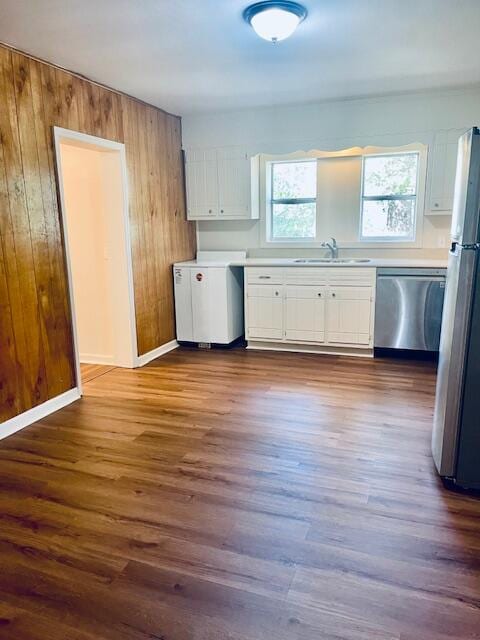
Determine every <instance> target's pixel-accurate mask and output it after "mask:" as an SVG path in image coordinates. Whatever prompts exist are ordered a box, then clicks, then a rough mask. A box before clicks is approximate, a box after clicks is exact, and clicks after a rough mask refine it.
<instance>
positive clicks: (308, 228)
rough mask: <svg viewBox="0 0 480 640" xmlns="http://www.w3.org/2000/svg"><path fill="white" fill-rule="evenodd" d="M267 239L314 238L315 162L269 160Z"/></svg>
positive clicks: (315, 212) (315, 211) (292, 239)
mask: <svg viewBox="0 0 480 640" xmlns="http://www.w3.org/2000/svg"><path fill="white" fill-rule="evenodd" d="M270 169H271V186H270V193H271V198H270V207H269V210H270V225H269V227H270V233H269V236H270V240H271V241H283V242H285V241H290V240H291V241H298V240H315V237H316V218H317V203H316V200H317V161H316V160H300V161H296V162H272V163H271V165H270Z"/></svg>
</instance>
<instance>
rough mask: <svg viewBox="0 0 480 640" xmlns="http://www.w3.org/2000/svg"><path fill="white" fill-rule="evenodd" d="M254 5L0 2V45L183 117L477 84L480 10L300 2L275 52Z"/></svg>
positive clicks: (171, 0) (451, 3) (227, 0)
mask: <svg viewBox="0 0 480 640" xmlns="http://www.w3.org/2000/svg"><path fill="white" fill-rule="evenodd" d="M252 1H253V0H252ZM248 4H249V1H248V0H1V2H0V41H3V42H6V43H8V44H11V45H13V46H15V47H17V48H19V49H21V50H23V51H26V52H28V53H31V54H33V55H36V56H38V57H40V58H43V59H45V60H47V61H50V62H54V63H56V64H59V65H61V66H63V67H66V68H68V69H71V70H73V71H76V72H78V73H81V74H83V75H85V76H87V77H89V78H91V79H93V80H96V81H98V82H101V83H104V84H106V85H108V86H110V87H113V88H116V89H119V90H121V91H124V92H126V93H129V94H131V95H133V96H136V97H138V98H141V99H143V100H145V101H147V102H150V103H152V104H155V105H157V106H159V107H162V108H164V109H166V110H167V111H170V112H172V113H177V114H180V115H184V114H188V113H193V112H199V111H211V110H223V109H233V108H242V107H252V106H260V105H276V104H286V103H298V102H311V101H320V100H327V99H333V98H346V97H354V96H367V95H378V94H385V93H396V92H401V91H414V90H419V89H420V90H424V89H431V88H443V87H450V86H459V85H466V84H476V83H479V82H480V64H479V63H478V61H479V59H480V37H479V34H480V0H304V2H303V4H304V5H305V6H306V7H307V8H308V11H309V16H308V18H307V20H306V21H305V22H304V23H302V24H301V25H300V27H299V28H298V30H297V32H296V33H295V34H294V35H293V36H292V37H291V38H290V39H288V40H285V41H283V42H280V43H278V44H276V45H273V44H271V43H269V42H266V41H264V40H261V39H260V38H258V36H256V35H255V33H254V32H253V30H252V29H251V28H250V27H249V26H248V25H247V24H246V23H244V22H243V20H242V11H243V9H244V8H245V6H247V5H248Z"/></svg>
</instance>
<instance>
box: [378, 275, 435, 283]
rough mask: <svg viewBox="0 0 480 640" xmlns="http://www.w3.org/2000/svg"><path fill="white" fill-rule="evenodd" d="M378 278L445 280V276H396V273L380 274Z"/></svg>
mask: <svg viewBox="0 0 480 640" xmlns="http://www.w3.org/2000/svg"><path fill="white" fill-rule="evenodd" d="M377 280H418V281H420V282H445V276H415V275H408V276H404V275H401V276H395V275H393V274H392V275H386V274H382V273H381V274H378V275H377Z"/></svg>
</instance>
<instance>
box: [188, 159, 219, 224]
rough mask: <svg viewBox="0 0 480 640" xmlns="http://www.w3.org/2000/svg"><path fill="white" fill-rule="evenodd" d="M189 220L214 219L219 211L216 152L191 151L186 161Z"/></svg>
mask: <svg viewBox="0 0 480 640" xmlns="http://www.w3.org/2000/svg"><path fill="white" fill-rule="evenodd" d="M186 182H187V218H188V219H189V220H196V219H198V218H201V219H204V218H212V217H215V216H216V215H217V211H218V185H217V155H216V152H215V150H213V149H209V150H206V151H191V152H190V153H189V154H188V159H186Z"/></svg>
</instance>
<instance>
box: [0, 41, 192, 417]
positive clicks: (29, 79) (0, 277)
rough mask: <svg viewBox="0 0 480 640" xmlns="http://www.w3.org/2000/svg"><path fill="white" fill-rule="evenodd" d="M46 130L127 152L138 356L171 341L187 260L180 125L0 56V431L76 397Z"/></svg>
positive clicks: (12, 56) (119, 97) (4, 53)
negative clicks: (51, 403) (177, 282)
mask: <svg viewBox="0 0 480 640" xmlns="http://www.w3.org/2000/svg"><path fill="white" fill-rule="evenodd" d="M55 125H57V126H61V127H65V128H68V129H74V130H76V131H82V132H84V133H88V134H91V135H96V136H99V137H102V138H108V139H110V140H116V141H119V142H124V143H125V148H126V152H127V168H128V175H129V178H128V179H129V197H130V222H131V242H132V250H133V269H134V287H135V312H136V318H137V338H138V351H139V354H143V353H146V352H148V351H150V350H152V349H154V348H156V347H158V346H160V345H162V344H164V343H165V342H168V341H169V340H172V339H174V337H175V328H174V305H173V285H172V273H171V265H172V263H173V262H175V261H177V260H184V259H188V258H191V257H193V255H194V252H195V230H194V226H193V223H188V222H186V217H185V202H184V189H183V164H182V157H181V122H180V119H179V118H178V117H176V116H172V115H169V114H167V113H165V112H163V111H161V110H159V109H157V108H155V107H150V106H148V105H146V104H144V103H142V102H139V101H137V100H135V99H133V98H130V97H128V96H125V95H123V94H119V93H116V92H114V91H110V90H108V89H105V88H103V87H99V86H98V85H96V84H94V83H91V82H89V81H88V80H85V79H82V78H79V77H77V76H75V75H72V74H70V73H67V72H65V71H63V70H61V69H58V68H56V67H54V66H51V65H48V64H45V63H42V62H38V61H36V60H34V59H32V58H29V57H27V56H24V55H21V54H20V53H18V52H16V51H13V50H10V49H9V48H7V47H4V46H0V421H2V420H6V419H8V418H10V417H13V416H15V415H17V414H19V413H22V412H23V411H26V410H27V409H30V408H32V407H34V406H36V405H38V404H41V403H42V402H45V401H46V400H48V399H50V398H53V397H55V396H56V395H59V394H60V393H62V392H64V391H67V390H68V389H71V388H72V387H74V386H75V380H74V366H73V348H72V326H71V319H70V308H69V298H68V281H67V276H66V269H65V252H64V246H63V236H62V229H61V223H60V217H59V211H58V199H57V188H56V177H55V159H54V153H53V126H55ZM0 429H1V427H0Z"/></svg>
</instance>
